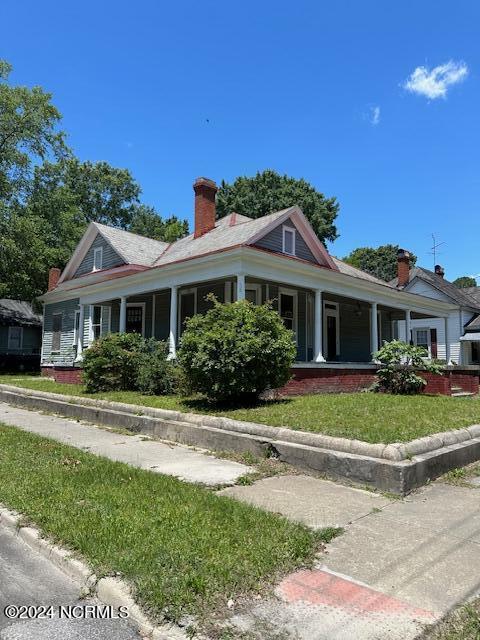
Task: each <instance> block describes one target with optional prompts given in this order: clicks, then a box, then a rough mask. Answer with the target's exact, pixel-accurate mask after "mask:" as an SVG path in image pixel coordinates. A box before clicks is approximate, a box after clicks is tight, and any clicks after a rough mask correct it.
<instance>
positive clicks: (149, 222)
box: [129, 204, 188, 242]
mask: <svg viewBox="0 0 480 640" xmlns="http://www.w3.org/2000/svg"><path fill="white" fill-rule="evenodd" d="M129 231H132V232H133V233H138V234H139V235H141V236H146V237H147V238H153V239H154V240H162V241H163V242H175V240H178V239H179V238H183V237H184V236H186V235H188V221H187V220H179V219H178V218H177V217H176V216H170V217H169V218H165V219H163V218H162V217H161V216H160V215H159V214H158V213H157V212H156V211H155V209H154V208H153V207H149V206H148V205H144V204H141V205H139V206H138V207H137V208H136V210H135V212H134V214H133V217H132V222H131V224H130V228H129Z"/></svg>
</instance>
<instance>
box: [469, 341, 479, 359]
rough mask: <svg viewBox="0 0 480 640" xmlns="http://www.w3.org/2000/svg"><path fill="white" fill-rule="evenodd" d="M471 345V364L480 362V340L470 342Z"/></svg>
mask: <svg viewBox="0 0 480 640" xmlns="http://www.w3.org/2000/svg"><path fill="white" fill-rule="evenodd" d="M470 344H471V345H472V364H478V363H480V342H471V343H470Z"/></svg>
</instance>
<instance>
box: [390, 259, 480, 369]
mask: <svg viewBox="0 0 480 640" xmlns="http://www.w3.org/2000/svg"><path fill="white" fill-rule="evenodd" d="M399 264H400V265H401V266H400V269H399V275H398V277H397V278H396V279H395V280H393V281H392V282H391V284H392V285H394V286H397V287H398V288H399V289H400V290H402V291H408V292H410V293H416V294H420V295H422V296H428V297H430V298H434V299H436V300H441V301H443V302H448V303H450V304H452V305H454V307H453V308H452V309H451V311H450V314H449V317H448V324H447V322H446V321H445V319H443V318H425V319H415V320H412V322H411V331H410V335H409V339H410V340H411V341H412V342H413V343H414V344H417V345H421V346H423V347H425V348H426V349H427V350H428V352H429V354H430V356H431V357H432V358H438V359H440V360H445V361H447V362H449V363H452V364H459V365H478V364H480V357H479V356H480V353H479V347H480V287H469V288H466V289H459V288H458V287H456V286H455V285H454V284H452V283H451V282H449V281H448V280H447V279H446V278H445V272H444V270H443V268H442V267H441V266H440V265H436V266H435V271H429V270H428V269H423V268H422V267H413V268H412V269H410V265H409V254H408V252H404V257H403V259H402V256H400V263H399ZM398 335H399V337H400V338H401V339H402V340H405V339H406V337H407V336H406V334H405V322H399V324H398ZM445 336H447V339H445Z"/></svg>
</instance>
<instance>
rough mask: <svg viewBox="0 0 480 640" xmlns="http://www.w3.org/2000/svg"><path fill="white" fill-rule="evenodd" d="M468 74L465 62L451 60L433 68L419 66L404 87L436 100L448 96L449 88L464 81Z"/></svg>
mask: <svg viewBox="0 0 480 640" xmlns="http://www.w3.org/2000/svg"><path fill="white" fill-rule="evenodd" d="M467 75H468V67H467V65H466V64H465V62H455V61H454V60H449V61H448V62H446V63H445V64H441V65H439V66H438V67H434V68H433V69H431V70H429V69H427V67H417V68H416V69H415V71H414V72H413V73H412V74H411V75H410V76H409V77H408V78H407V80H406V81H405V82H404V84H403V87H404V89H406V90H407V91H411V92H412V93H417V94H418V95H421V96H426V97H427V98H430V99H431V100H436V99H437V98H446V96H447V91H448V89H449V88H450V87H451V86H452V85H454V84H458V83H459V82H463V80H465V78H466V77H467Z"/></svg>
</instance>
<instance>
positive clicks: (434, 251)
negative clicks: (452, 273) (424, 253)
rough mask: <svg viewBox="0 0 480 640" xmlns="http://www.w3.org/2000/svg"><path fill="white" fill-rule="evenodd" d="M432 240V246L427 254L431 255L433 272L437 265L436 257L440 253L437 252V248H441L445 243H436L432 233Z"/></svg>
mask: <svg viewBox="0 0 480 640" xmlns="http://www.w3.org/2000/svg"><path fill="white" fill-rule="evenodd" d="M432 240H433V246H432V247H431V251H429V253H430V254H432V255H433V269H434V270H435V265H436V264H437V255H438V254H439V253H440V252H439V251H438V247H441V246H442V244H445V242H437V239H436V238H435V234H434V233H432Z"/></svg>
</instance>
